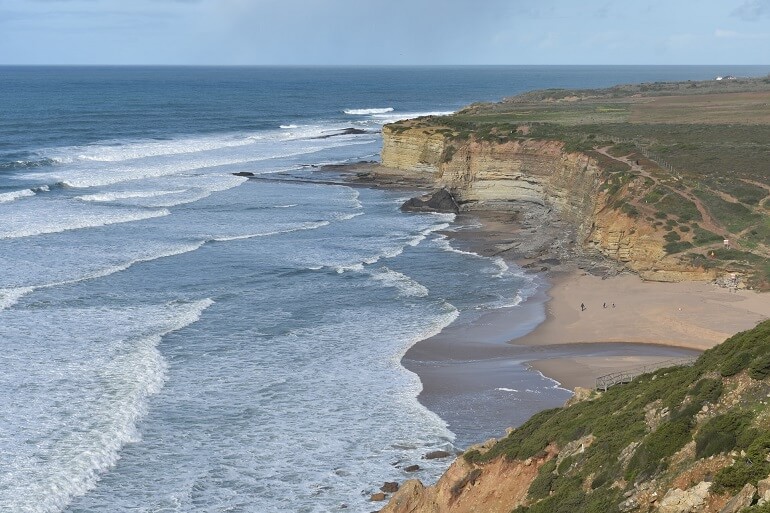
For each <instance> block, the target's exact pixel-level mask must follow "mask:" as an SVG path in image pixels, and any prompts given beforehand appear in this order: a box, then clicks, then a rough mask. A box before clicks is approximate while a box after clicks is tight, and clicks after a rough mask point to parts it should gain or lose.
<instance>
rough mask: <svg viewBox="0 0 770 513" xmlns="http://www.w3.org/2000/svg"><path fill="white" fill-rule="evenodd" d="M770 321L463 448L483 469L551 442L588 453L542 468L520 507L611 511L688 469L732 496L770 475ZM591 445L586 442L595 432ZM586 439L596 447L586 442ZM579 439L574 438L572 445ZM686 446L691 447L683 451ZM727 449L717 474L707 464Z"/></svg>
mask: <svg viewBox="0 0 770 513" xmlns="http://www.w3.org/2000/svg"><path fill="white" fill-rule="evenodd" d="M769 377H770V321H765V322H763V323H761V324H759V325H758V326H757V327H756V328H754V329H752V330H749V331H745V332H742V333H738V334H737V335H735V336H733V337H731V338H729V339H728V340H726V341H725V342H724V343H722V344H720V345H718V346H716V347H714V348H712V349H710V350H708V351H706V352H705V353H703V355H701V357H700V358H698V360H697V361H696V362H695V364H694V365H692V366H689V367H673V368H667V369H660V370H658V371H656V372H654V373H651V374H645V375H643V376H640V377H638V378H636V379H635V380H634V381H633V382H632V383H630V384H626V385H617V386H615V387H612V388H610V389H609V390H608V391H607V392H604V393H603V394H601V395H599V396H598V397H596V398H595V399H593V400H588V401H583V402H580V403H577V404H574V405H572V406H569V407H566V408H556V409H551V410H546V411H543V412H540V413H538V414H537V415H535V416H533V417H532V418H531V419H530V420H529V421H527V422H526V423H525V424H524V425H522V426H521V427H519V428H518V429H516V430H514V431H512V432H511V433H510V434H509V436H508V437H506V438H504V439H501V440H500V441H498V442H497V443H496V444H495V445H494V446H493V447H492V448H491V449H490V450H489V451H488V452H486V453H483V454H482V453H481V452H479V451H477V450H471V451H469V452H466V453H465V455H464V457H465V459H466V460H467V461H469V462H473V463H477V464H481V465H483V464H484V463H485V462H488V461H491V460H493V459H495V458H499V457H505V458H509V459H517V460H525V459H527V458H531V457H542V456H544V455H545V454H546V453H545V452H544V451H545V449H546V447H547V446H548V445H549V444H552V443H555V444H556V445H557V446H558V447H560V448H562V449H563V448H565V447H566V446H567V444H569V443H570V442H574V441H578V440H581V439H582V440H584V441H585V445H586V447H585V450H583V451H582V452H581V451H580V450H574V451H572V452H571V454H566V455H565V454H564V453H562V454H560V455H559V457H558V459H556V460H553V463H551V462H549V463H547V464H545V465H543V466H542V467H541V469H540V474H539V475H538V477H537V478H536V479H535V481H534V482H533V483H532V486H531V487H530V490H529V500H530V505H529V506H528V507H520V508H517V509H516V510H515V511H516V512H517V513H524V512H528V513H608V512H612V511H619V509H618V504H619V503H620V502H621V501H622V500H623V494H624V493H625V492H626V491H629V490H633V489H634V484H635V483H643V482H649V481H651V480H652V479H655V482H656V483H657V485H658V486H661V487H662V489H664V491H663V493H665V488H666V486H668V484H670V483H671V482H672V481H673V480H674V478H676V477H677V476H678V475H681V474H682V473H685V472H689V473H690V475H691V477H692V480H693V482H692V483H689V484H687V486H693V485H695V484H697V483H698V482H700V481H701V480H712V481H713V486H712V491H713V492H715V493H729V494H734V493H735V492H737V491H738V490H740V489H741V488H742V487H743V485H744V484H746V483H753V484H754V485H756V483H757V481H758V480H761V479H764V478H766V477H768V475H769V474H770V461H769V459H770V406H769V405H768V402H769V401H770V400H768V396H769V393H770V379H768V378H769ZM591 436H592V437H594V438H593V442H590V441H589V439H590V437H591ZM589 444H590V445H589ZM573 445H575V444H573ZM687 447H690V449H687ZM719 455H723V459H724V464H723V465H722V467H721V468H720V469H718V470H717V471H716V472H715V473H714V474H712V473H711V472H712V470H709V469H711V467H709V466H708V465H706V463H711V462H712V461H711V460H708V458H710V457H717V456H719Z"/></svg>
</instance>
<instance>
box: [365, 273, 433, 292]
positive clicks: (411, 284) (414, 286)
mask: <svg viewBox="0 0 770 513" xmlns="http://www.w3.org/2000/svg"><path fill="white" fill-rule="evenodd" d="M371 277H372V279H374V280H375V281H378V282H380V283H382V284H383V285H384V286H385V287H394V288H396V289H398V291H399V294H398V295H399V297H426V296H427V295H428V289H427V288H426V287H425V286H424V285H422V284H420V283H418V282H417V281H415V280H413V279H412V278H410V277H409V276H407V275H405V274H402V273H400V272H398V271H394V270H392V269H388V268H387V267H385V266H383V267H380V268H379V269H377V270H376V271H374V272H372V273H371Z"/></svg>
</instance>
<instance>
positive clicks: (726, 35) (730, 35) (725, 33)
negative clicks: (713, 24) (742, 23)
mask: <svg viewBox="0 0 770 513" xmlns="http://www.w3.org/2000/svg"><path fill="white" fill-rule="evenodd" d="M714 35H715V36H716V37H717V38H719V39H768V38H770V34H768V33H747V32H737V31H735V30H724V29H716V30H715V31H714Z"/></svg>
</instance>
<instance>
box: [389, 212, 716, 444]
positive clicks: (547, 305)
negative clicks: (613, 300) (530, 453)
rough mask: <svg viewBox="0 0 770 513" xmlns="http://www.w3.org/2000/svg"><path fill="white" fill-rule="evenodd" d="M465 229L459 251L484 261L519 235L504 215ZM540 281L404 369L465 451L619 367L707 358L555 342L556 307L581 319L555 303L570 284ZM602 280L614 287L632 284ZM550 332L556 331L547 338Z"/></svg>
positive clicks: (446, 336) (666, 349)
mask: <svg viewBox="0 0 770 513" xmlns="http://www.w3.org/2000/svg"><path fill="white" fill-rule="evenodd" d="M458 222H459V226H458V231H457V232H449V233H448V234H447V235H449V236H450V237H451V238H452V244H453V245H454V246H455V247H458V248H459V249H463V250H470V251H475V252H477V253H479V254H486V255H492V254H496V253H498V251H497V248H499V247H500V246H501V245H504V244H507V241H509V240H510V237H511V236H512V234H513V232H512V230H511V225H509V224H508V220H507V219H505V218H504V216H503V218H501V217H499V216H494V217H492V218H481V219H479V218H475V217H468V218H461V219H459V220H458ZM514 229H515V228H514ZM501 256H505V254H504V253H502V254H501ZM512 264H514V263H512ZM538 268H539V264H538ZM533 276H534V277H535V280H536V282H537V283H538V287H537V289H536V292H535V293H534V294H533V295H532V296H530V297H529V298H527V299H526V300H525V301H523V302H522V303H521V304H519V305H518V306H515V307H510V308H503V309H499V310H494V311H489V312H487V313H485V314H484V315H482V316H480V317H479V318H477V319H475V320H472V321H463V318H462V317H461V318H460V319H459V320H458V321H456V322H455V323H453V324H452V325H450V326H448V327H447V328H445V329H444V330H443V331H442V332H441V333H439V334H438V335H436V336H434V337H431V338H429V339H426V340H423V341H420V342H418V343H417V344H415V345H414V346H413V347H412V348H410V349H409V350H408V351H407V353H406V354H405V356H404V358H403V360H402V362H401V363H402V365H404V367H406V368H407V369H409V370H411V371H413V372H415V373H416V374H417V375H418V376H419V377H420V380H421V382H422V385H423V390H422V392H421V393H420V395H419V400H420V402H421V403H422V404H424V405H425V406H426V407H427V408H429V409H430V410H432V411H434V412H435V413H437V414H438V415H439V416H440V417H441V418H443V419H444V420H445V421H446V422H447V423H448V424H449V428H450V429H451V430H452V431H453V432H454V433H455V434H456V435H457V439H456V441H455V444H456V446H457V447H459V448H463V447H466V446H468V445H470V444H472V443H477V442H479V441H482V440H484V439H487V438H490V437H500V436H502V435H503V434H504V433H505V429H506V428H508V427H511V426H518V425H520V424H522V423H523V422H525V421H526V420H527V419H529V418H530V417H531V416H532V415H533V414H535V413H536V412H538V411H540V410H543V409H546V408H551V407H557V406H561V405H563V404H564V402H565V401H566V400H567V399H568V398H569V397H570V396H571V395H572V394H571V389H572V388H574V387H575V386H585V387H593V385H594V381H595V378H596V377H597V376H599V375H601V374H606V373H608V372H611V371H612V370H615V368H616V367H617V366H625V367H636V366H638V365H642V364H645V363H653V362H660V361H663V360H669V359H674V358H683V357H692V356H697V355H698V354H699V352H700V351H699V350H698V349H701V348H699V347H698V348H695V349H693V348H688V347H686V346H687V344H675V345H673V346H667V345H663V344H653V343H646V344H638V343H625V342H626V341H625V340H624V339H623V338H622V337H619V338H615V339H613V340H606V341H605V340H593V339H591V338H590V337H586V338H585V340H580V339H575V340H572V339H570V340H567V339H565V340H561V339H560V338H559V337H552V336H551V335H552V334H553V333H558V332H559V329H563V328H564V325H563V324H561V323H560V322H558V321H556V320H555V319H556V318H555V317H554V314H553V311H552V306H554V304H556V305H557V306H558V307H559V308H558V309H557V310H558V311H559V313H560V314H559V316H558V319H560V320H561V319H570V320H572V319H573V317H574V316H573V315H567V313H564V314H562V313H561V307H562V306H564V307H565V308H566V309H567V310H569V304H568V303H569V301H566V300H565V301H561V300H559V301H557V303H554V299H553V298H565V297H568V295H569V294H568V293H566V292H564V293H563V292H562V288H563V286H564V285H565V284H567V283H570V282H569V280H568V279H566V277H563V279H561V280H557V281H555V282H553V284H552V283H551V282H550V280H548V279H546V277H545V276H543V275H540V274H535V275H533ZM567 276H568V275H567ZM621 278H624V277H621ZM597 279H598V280H599V281H601V282H602V283H604V284H605V285H608V286H609V285H610V284H613V283H616V284H620V283H625V282H624V280H623V279H621V280H618V281H612V280H601V279H600V278H597ZM612 287H614V285H613V286H612ZM612 287H611V288H612ZM599 306H600V307H601V304H600V305H599ZM617 310H618V307H617V306H616V311H617ZM578 311H579V304H578ZM568 313H569V312H568ZM578 320H579V319H578ZM543 327H548V328H549V329H548V331H547V333H546V335H545V336H543V337H541V336H540V333H541V329H542V328H543ZM608 329H609V328H608ZM597 342H600V343H597ZM634 342H635V341H634ZM649 342H652V340H650V341H649ZM577 362H579V365H578V364H576V363H577ZM607 369H610V370H607Z"/></svg>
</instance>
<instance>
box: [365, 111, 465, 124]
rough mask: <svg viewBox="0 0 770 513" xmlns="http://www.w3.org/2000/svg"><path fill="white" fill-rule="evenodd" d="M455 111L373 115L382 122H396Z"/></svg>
mask: <svg viewBox="0 0 770 513" xmlns="http://www.w3.org/2000/svg"><path fill="white" fill-rule="evenodd" d="M450 114H454V111H451V110H450V111H433V112H398V113H394V114H385V113H382V114H374V115H372V117H373V118H374V119H376V120H377V121H378V122H380V123H382V124H388V123H395V122H396V121H403V120H405V119H414V118H421V117H423V116H449V115H450Z"/></svg>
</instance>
